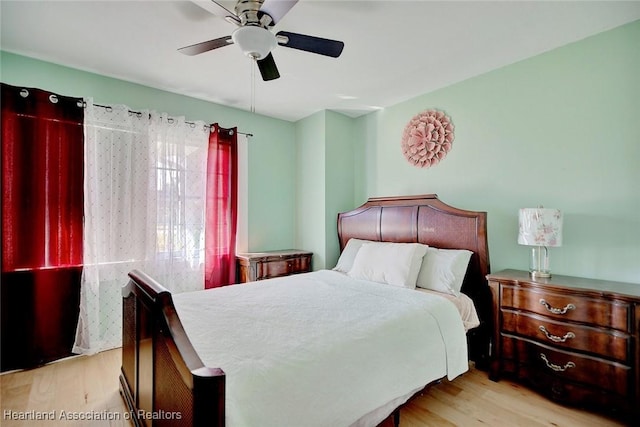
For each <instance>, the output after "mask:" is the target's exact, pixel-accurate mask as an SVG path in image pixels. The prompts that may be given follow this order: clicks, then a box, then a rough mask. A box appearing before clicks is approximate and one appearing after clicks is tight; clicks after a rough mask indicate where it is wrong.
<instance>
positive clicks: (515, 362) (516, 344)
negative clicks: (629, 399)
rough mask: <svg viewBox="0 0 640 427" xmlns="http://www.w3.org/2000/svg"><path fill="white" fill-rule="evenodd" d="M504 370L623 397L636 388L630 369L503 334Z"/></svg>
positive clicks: (618, 364)
mask: <svg viewBox="0 0 640 427" xmlns="http://www.w3.org/2000/svg"><path fill="white" fill-rule="evenodd" d="M502 339H503V342H502V345H503V349H502V350H503V357H504V358H505V359H507V360H508V361H507V363H506V364H505V370H512V369H513V370H516V371H518V370H521V369H525V370H527V371H529V372H530V375H532V376H533V377H535V376H536V375H537V374H538V373H540V374H545V375H551V376H553V377H554V378H557V379H558V381H571V382H574V383H580V384H583V385H588V386H591V387H594V388H598V389H600V390H604V391H606V392H610V393H615V394H617V395H620V396H628V395H629V393H630V391H631V390H632V389H633V385H632V370H631V368H630V367H629V366H627V365H624V364H621V363H616V362H611V361H608V360H604V359H600V358H597V357H590V356H587V355H583V354H578V353H573V352H569V351H563V350H558V349H553V348H551V347H549V346H546V345H542V344H538V343H535V342H532V341H529V340H525V339H521V338H518V337H513V336H510V335H503V337H502Z"/></svg>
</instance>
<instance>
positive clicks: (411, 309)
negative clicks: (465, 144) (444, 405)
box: [120, 195, 491, 426]
mask: <svg viewBox="0 0 640 427" xmlns="http://www.w3.org/2000/svg"><path fill="white" fill-rule="evenodd" d="M337 225H338V239H339V244H340V249H341V251H342V255H341V257H340V260H339V262H338V264H339V265H340V263H341V262H342V261H344V259H346V258H347V251H348V250H350V247H351V246H353V242H355V241H364V242H367V243H365V246H362V247H363V248H365V247H366V248H367V250H372V249H374V248H376V247H378V246H380V245H376V244H375V242H389V243H392V244H397V243H403V244H412V243H413V244H415V243H420V244H423V245H428V246H429V247H432V248H439V249H441V250H447V249H456V250H466V251H470V253H471V255H470V259H469V261H468V267H467V268H466V273H465V274H464V278H463V281H462V287H461V291H462V293H464V294H465V295H467V296H468V297H469V298H470V300H472V301H473V305H474V306H475V310H476V313H477V317H478V320H479V325H478V326H476V327H474V328H473V329H471V330H469V331H468V332H467V333H466V335H465V333H464V330H462V332H460V333H459V332H455V333H454V332H445V331H444V329H442V328H444V327H445V326H444V325H452V326H451V327H453V328H454V329H455V328H458V326H456V325H457V324H458V322H459V323H460V324H462V322H461V321H460V319H459V317H458V320H454V319H453V318H452V317H451V310H452V309H451V308H450V307H445V306H446V305H447V304H449V303H447V302H446V301H445V303H441V302H440V300H441V298H439V297H437V296H436V297H435V298H430V297H428V296H424V297H423V295H424V294H426V293H427V292H423V293H416V291H414V290H407V289H398V288H396V287H394V286H386V285H382V284H379V283H376V282H372V281H369V278H368V277H364V279H363V278H362V277H355V278H354V276H353V275H351V276H352V277H348V276H350V275H348V274H345V273H344V272H342V271H340V269H339V268H338V266H336V269H337V270H336V269H334V270H323V271H319V272H313V273H306V274H302V275H296V276H290V277H284V278H277V279H269V280H266V281H262V282H255V283H250V284H246V285H237V286H229V287H225V288H220V289H218V290H209V291H197V292H196V293H189V294H188V295H185V294H178V295H171V294H170V293H169V292H168V291H166V289H164V288H163V287H162V286H161V285H160V284H158V283H157V282H155V281H154V280H153V279H152V278H150V277H148V276H147V275H145V274H144V273H142V272H139V271H133V272H131V273H130V274H129V277H130V280H129V282H128V284H127V285H126V286H125V287H124V288H123V314H124V317H123V347H122V369H121V375H120V389H121V394H122V395H123V398H124V400H125V402H126V404H127V406H128V408H129V410H130V412H129V413H130V414H133V415H134V416H133V417H132V420H133V422H134V424H136V425H147V426H149V425H154V426H156V425H179V426H185V425H195V426H224V425H230V426H237V425H246V426H252V425H261V426H262V425H300V421H299V420H302V419H304V420H305V422H304V425H319V426H321V425H332V426H333V425H345V426H348V425H352V426H366V425H375V423H377V421H376V420H378V421H379V420H383V419H385V418H386V417H388V416H389V414H391V413H394V414H395V417H394V420H395V422H396V424H397V422H398V416H397V414H398V411H397V408H398V407H400V406H401V405H402V404H404V403H405V402H406V401H407V400H408V399H409V398H410V397H411V396H412V395H414V394H416V393H418V392H420V391H421V390H423V389H424V388H425V387H426V386H428V385H429V384H431V383H432V382H435V381H438V380H439V379H440V378H442V377H447V376H448V377H450V378H454V377H455V376H457V375H460V374H461V373H462V372H464V370H465V366H468V360H469V359H471V360H474V361H475V362H476V366H479V367H483V366H485V365H486V362H487V360H488V354H489V345H490V343H489V337H490V334H489V332H490V330H491V328H490V326H491V325H490V324H489V323H488V322H489V321H490V319H491V316H490V292H489V289H488V285H487V282H486V275H487V274H488V273H489V255H488V245H487V233H486V213H485V212H476V211H468V210H463V209H457V208H454V207H452V206H449V205H447V204H445V203H444V202H442V201H440V200H439V199H438V198H437V196H436V195H424V196H411V197H392V198H372V199H369V200H368V201H367V202H366V203H365V204H364V205H362V206H360V207H359V208H357V209H355V210H353V211H350V212H345V213H341V214H339V215H338V224H337ZM350 241H351V243H349V242H350ZM368 242H373V243H368ZM405 246H412V247H413V246H414V245H403V247H405ZM415 246H422V245H415ZM363 252H365V251H364V250H362V249H360V250H359V251H358V252H356V254H357V255H361V253H363ZM416 253H417V252H416ZM423 254H424V252H423ZM415 256H417V255H415ZM361 258H362V257H360V258H356V259H357V261H356V264H357V263H358V262H360V261H361ZM358 265H360V264H358ZM354 268H355V265H353V266H352V270H351V271H352V272H353V271H354V270H353V269H354ZM356 270H357V269H356ZM412 271H413V270H412ZM420 273H422V270H420ZM412 274H413V273H412ZM416 274H417V273H416ZM390 288H394V289H390ZM363 289H364V290H365V291H364V292H363ZM249 294H254V296H251V297H248V295H249ZM418 294H419V295H418ZM336 295H339V296H336ZM415 295H418V296H415ZM381 299H382V301H385V304H384V307H382V308H375V307H376V306H375V304H379V301H380V300H381ZM260 301H266V302H265V303H264V304H265V306H261V305H260V303H259V302H260ZM289 301H295V304H291V303H289ZM376 301H377V302H376ZM315 302H318V304H315ZM240 305H244V306H246V307H248V310H245V311H244V312H243V313H245V314H243V315H239V314H238V313H240V312H239V311H236V313H235V314H234V312H233V310H234V309H235V308H236V307H237V306H240ZM314 305H317V306H321V307H323V308H322V310H321V311H320V312H317V313H315V314H313V316H314V318H313V319H311V320H310V319H308V318H305V317H300V318H298V317H296V316H303V315H302V314H300V312H305V311H309V310H313V309H314V308H313V306H314ZM294 306H295V307H294ZM452 306H453V305H451V307H452ZM296 307H297V309H298V310H297V311H292V310H294V308H296ZM301 307H302V308H303V309H302V310H299V308H301ZM356 307H358V309H357V310H356ZM367 307H368V308H367ZM378 307H379V306H378ZM426 307H433V310H432V311H433V312H430V313H429V314H428V315H427V314H424V313H423V311H424V309H425V308H426ZM361 308H362V310H366V309H372V310H378V312H379V313H378V314H379V316H371V315H370V313H369V314H367V313H366V311H363V312H360V311H358V310H360V309H361ZM430 309H431V308H430ZM271 311H273V312H274V313H276V314H275V316H276V317H273V318H269V319H265V318H263V317H261V316H262V313H263V312H271ZM453 311H455V309H453ZM205 312H206V313H208V314H204V313H205ZM178 313H180V315H178ZM224 313H227V314H229V313H230V315H231V316H234V315H235V316H237V323H236V324H235V325H234V327H237V328H241V326H240V325H242V324H243V319H244V323H246V324H248V325H254V326H253V327H251V328H250V329H251V330H252V332H251V333H253V334H254V335H253V336H251V337H250V338H243V336H242V334H237V333H233V334H223V333H221V332H220V331H221V330H222V329H220V328H223V329H224V328H225V325H227V326H226V327H227V328H228V319H227V320H226V321H225V320H224V319H222V317H221V316H223V315H224ZM398 313H402V315H401V316H400V314H398ZM205 316H209V318H207V319H208V320H203V319H204V318H205ZM252 316H258V317H256V318H252ZM366 316H369V317H366ZM377 317H380V318H384V317H388V318H389V319H391V321H390V322H387V323H385V324H384V325H385V326H383V323H380V325H378V323H377V320H376V319H377ZM374 318H376V319H374ZM220 319H222V320H220ZM314 319H315V321H314ZM366 319H370V320H366ZM224 322H227V323H224ZM251 322H253V323H251ZM341 322H342V323H341ZM198 323H204V324H205V327H204V328H200V329H198V328H197V327H196V325H197V324H198ZM432 323H433V324H434V325H436V326H437V327H439V328H441V332H438V334H439V336H442V342H441V343H440V341H439V340H433V339H429V340H422V339H420V338H418V337H420V336H421V334H422V333H423V329H420V328H427V326H425V325H427V324H432ZM415 325H417V326H415ZM474 326H475V325H474ZM383 327H384V328H389V330H387V331H386V332H385V335H384V336H382V335H378V330H380V329H382V328H383ZM448 327H449V326H447V328H448ZM343 329H344V330H349V333H355V334H356V335H355V336H353V335H350V336H343V335H342V331H341V330H343ZM307 333H308V335H307ZM292 334H293V335H292ZM227 335H228V336H227ZM279 335H282V336H280V337H279ZM292 336H296V337H302V336H304V339H296V340H293V339H291V337H292ZM460 336H462V342H461V341H460V339H459V337H460ZM212 337H213V338H212ZM260 340H263V342H262V343H260ZM423 341H424V342H423ZM436 341H437V342H436ZM271 342H281V343H282V344H279V346H278V348H277V351H276V352H275V353H274V354H273V355H272V356H271V357H269V358H267V356H268V355H262V354H260V353H261V352H260V351H259V350H258V349H259V348H260V347H259V346H260V345H263V344H264V345H267V344H268V343H271ZM414 345H415V346H416V347H415V349H414V347H413V346H414ZM256 346H258V347H256ZM229 348H233V349H234V352H229V351H221V349H229ZM336 349H340V351H336ZM454 349H455V350H454ZM463 350H464V353H467V351H468V353H467V354H462V355H461V353H462V351H463ZM278 352H279V353H278ZM298 352H300V353H298ZM425 352H426V353H442V358H440V359H438V360H439V361H438V362H436V361H435V359H434V361H433V362H427V361H426V359H422V356H421V355H422V354H423V353H425ZM418 354H419V355H420V358H418V357H416V355H418ZM293 355H295V356H293ZM320 355H322V356H320ZM318 357H322V364H318V363H316V362H317V359H316V358H318ZM394 357H400V359H398V360H399V361H400V362H398V361H396V360H395V359H393V360H394V361H393V363H386V362H385V361H386V360H391V359H385V358H394ZM438 357H440V356H438ZM416 360H417V362H416ZM421 360H425V362H424V363H423V365H424V366H420V363H421V362H420V361H421ZM358 361H361V363H358ZM324 363H327V364H326V365H324ZM411 363H413V364H414V365H415V366H412V365H411V366H412V367H411V368H409V367H408V366H410V364H411ZM220 366H225V369H224V371H223V369H221V368H220ZM346 367H348V369H347V368H346ZM409 369H411V371H409ZM265 372H269V375H268V376H267V375H265V374H264V373H265ZM274 378H275V379H274ZM345 379H346V380H347V381H344V380H345ZM340 380H342V381H343V382H346V383H349V387H351V388H350V389H349V391H345V392H343V391H342V385H340V386H338V381H340ZM394 387H395V388H394ZM340 393H346V394H340ZM361 395H363V396H364V395H366V397H367V398H366V399H361V398H360V397H361ZM336 396H340V397H339V398H337V397H336ZM375 399H378V400H375ZM374 400H375V401H376V402H377V403H375V404H373V403H371V401H374ZM367 405H368V406H367ZM372 405H373V406H372ZM316 415H317V416H316ZM307 416H308V417H307ZM279 417H283V418H279ZM296 417H298V418H296ZM300 417H303V418H300ZM257 420H260V421H257ZM347 420H348V421H347Z"/></svg>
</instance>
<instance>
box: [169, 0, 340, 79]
mask: <svg viewBox="0 0 640 427" xmlns="http://www.w3.org/2000/svg"><path fill="white" fill-rule="evenodd" d="M297 2H298V0H238V2H237V4H236V6H235V13H233V12H231V11H230V10H228V9H227V8H226V7H224V6H222V5H221V4H220V3H218V2H215V1H213V0H211V3H208V7H207V9H208V10H212V11H213V12H214V13H215V14H216V15H218V16H220V17H222V18H224V19H225V20H226V21H227V22H230V23H232V24H235V25H237V26H238V28H237V29H236V30H235V31H234V32H233V33H232V34H231V35H230V36H225V37H220V38H217V39H213V40H209V41H206V42H202V43H196V44H194V45H191V46H185V47H183V48H180V49H178V51H179V52H181V53H184V54H185V55H198V54H200V53H204V52H209V51H210V50H214V49H218V48H221V47H224V46H228V45H231V44H237V45H238V46H240V49H241V50H242V52H243V53H244V54H245V55H247V56H249V57H250V58H253V59H254V60H255V61H256V63H257V65H258V69H259V70H260V74H261V75H262V79H263V80H265V81H268V80H274V79H277V78H279V77H280V73H279V72H278V67H276V62H275V60H274V59H273V55H272V54H271V51H272V50H273V49H274V48H275V47H276V46H278V45H280V46H284V47H290V48H292V49H298V50H304V51H307V52H312V53H317V54H319V55H325V56H330V57H333V58H337V57H339V56H340V54H341V53H342V49H343V48H344V43H343V42H341V41H337V40H329V39H324V38H320V37H314V36H308V35H305V34H297V33H291V32H288V31H279V32H278V33H276V34H274V33H273V32H272V31H271V30H272V28H273V27H274V25H276V24H277V23H278V22H279V21H280V20H281V19H282V17H284V15H286V14H287V12H289V10H290V9H291V8H292V7H293V6H294V5H295V4H296V3H297Z"/></svg>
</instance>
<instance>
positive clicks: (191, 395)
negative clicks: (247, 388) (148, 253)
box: [120, 270, 225, 427]
mask: <svg viewBox="0 0 640 427" xmlns="http://www.w3.org/2000/svg"><path fill="white" fill-rule="evenodd" d="M129 278H130V280H129V283H128V284H127V286H125V287H124V288H123V291H122V297H123V331H122V369H121V373H120V389H121V393H122V395H123V398H124V400H125V401H126V404H127V406H128V408H129V411H130V412H129V415H131V419H132V420H133V422H134V424H135V425H136V426H174V425H175V426H214V427H215V426H224V424H225V421H224V420H225V374H224V372H223V371H222V370H221V369H212V368H207V367H205V366H204V364H203V363H202V361H201V360H200V358H199V357H198V355H197V354H196V352H195V350H194V349H193V347H192V345H191V343H190V342H189V339H188V338H187V336H186V334H185V332H184V329H183V327H182V324H181V323H180V319H179V318H178V316H177V314H176V311H175V308H174V305H173V300H172V298H171V293H170V292H169V291H167V290H166V289H165V288H164V287H162V286H161V285H160V284H158V283H157V282H156V281H155V280H153V279H152V278H150V277H149V276H147V275H146V274H144V273H142V272H140V271H135V270H134V271H132V272H131V273H129Z"/></svg>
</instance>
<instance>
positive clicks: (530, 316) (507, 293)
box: [487, 270, 640, 420]
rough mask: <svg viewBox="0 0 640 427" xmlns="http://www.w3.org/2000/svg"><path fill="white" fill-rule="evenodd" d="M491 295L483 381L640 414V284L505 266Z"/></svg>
mask: <svg viewBox="0 0 640 427" xmlns="http://www.w3.org/2000/svg"><path fill="white" fill-rule="evenodd" d="M487 278H488V280H489V286H490V288H491V292H492V295H493V313H494V337H493V342H492V351H491V367H490V371H489V375H490V378H491V379H492V380H494V381H498V380H499V378H500V376H501V375H509V376H511V377H514V378H516V379H519V380H522V381H523V382H526V383H527V384H529V385H531V386H532V387H534V388H535V389H537V390H538V391H540V392H541V393H542V394H544V395H546V396H548V397H549V398H551V399H553V400H556V401H558V402H562V403H567V404H572V405H577V406H582V407H588V408H589V409H596V408H599V409H602V410H606V411H612V412H614V415H616V416H620V417H623V418H625V419H627V420H631V419H636V420H638V419H640V284H631V283H620V282H610V281H604V280H593V279H583V278H578V277H569V276H560V275H553V277H551V278H549V279H536V280H535V281H534V280H533V279H531V277H530V276H529V273H528V272H525V271H517V270H505V271H501V272H499V273H495V274H490V275H489V276H487Z"/></svg>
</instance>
